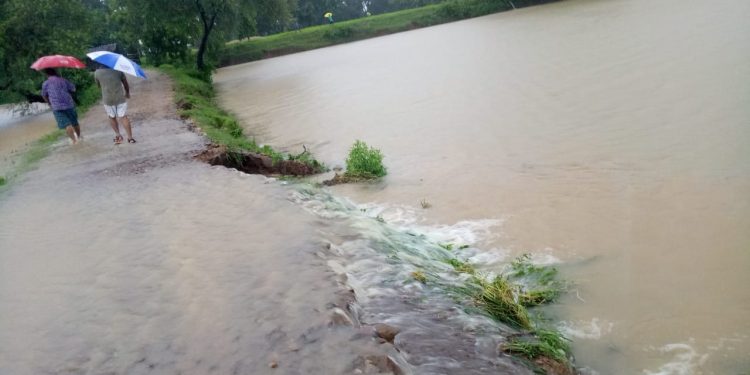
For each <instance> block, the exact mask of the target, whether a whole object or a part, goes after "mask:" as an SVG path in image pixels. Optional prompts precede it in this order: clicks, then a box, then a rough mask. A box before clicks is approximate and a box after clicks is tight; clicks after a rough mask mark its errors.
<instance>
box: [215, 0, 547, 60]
mask: <svg viewBox="0 0 750 375" xmlns="http://www.w3.org/2000/svg"><path fill="white" fill-rule="evenodd" d="M545 2H550V0H516V1H511V0H453V1H448V2H444V3H440V4H435V5H430V6H425V7H422V8H415V9H408V10H403V11H398V12H393V13H386V14H380V15H375V16H370V17H364V18H358V19H354V20H349V21H344V22H338V23H335V24H332V25H321V26H313V27H308V28H305V29H301V30H298V31H289V32H285V33H280V34H274V35H270V36H267V37H259V38H255V39H252V40H248V41H241V42H235V43H229V44H227V45H226V46H225V48H224V50H223V51H222V52H221V54H220V57H219V66H227V65H233V64H240V63H244V62H249V61H255V60H261V59H264V58H268V57H274V56H280V55H286V54H290V53H295V52H301V51H307V50H311V49H316V48H321V47H326V46H331V45H335V44H341V43H347V42H352V41H356V40H362V39H367V38H372V37H376V36H381V35H386V34H393V33H397V32H401V31H406V30H412V29H417V28H421V27H426V26H432V25H437V24H441V23H446V22H452V21H458V20H462V19H467V18H472V17H478V16H483V15H486V14H491V13H496V12H501V11H506V10H510V9H513V8H514V7H519V6H527V5H533V4H541V3H545Z"/></svg>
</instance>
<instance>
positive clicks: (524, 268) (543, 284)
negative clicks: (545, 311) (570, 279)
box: [508, 254, 564, 307]
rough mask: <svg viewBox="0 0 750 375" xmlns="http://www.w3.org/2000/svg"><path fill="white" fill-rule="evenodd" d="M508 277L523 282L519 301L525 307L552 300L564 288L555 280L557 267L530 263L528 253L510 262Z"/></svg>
mask: <svg viewBox="0 0 750 375" xmlns="http://www.w3.org/2000/svg"><path fill="white" fill-rule="evenodd" d="M508 277H510V278H512V279H513V280H516V281H520V282H522V283H523V284H524V288H523V289H524V290H523V291H522V292H521V293H520V295H519V301H520V303H521V304H523V305H524V306H527V307H532V306H539V305H542V304H545V303H549V302H553V301H554V300H556V299H557V298H558V297H559V296H560V294H562V292H563V290H564V285H563V284H561V283H560V282H558V281H557V269H556V268H554V267H550V266H539V265H535V264H533V263H531V256H530V255H529V254H524V255H521V256H520V257H518V258H516V259H515V260H514V261H513V262H512V263H511V272H509V273H508Z"/></svg>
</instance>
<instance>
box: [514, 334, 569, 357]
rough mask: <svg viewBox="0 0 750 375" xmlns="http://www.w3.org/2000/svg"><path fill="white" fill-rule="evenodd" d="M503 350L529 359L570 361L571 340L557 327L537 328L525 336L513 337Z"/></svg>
mask: <svg viewBox="0 0 750 375" xmlns="http://www.w3.org/2000/svg"><path fill="white" fill-rule="evenodd" d="M503 351H505V352H507V353H511V354H516V355H521V356H523V357H526V358H529V359H535V358H539V357H542V356H543V357H547V358H551V359H554V360H556V361H559V362H561V363H565V364H567V363H568V353H570V340H569V339H567V338H566V337H564V336H563V335H562V334H561V333H560V332H559V331H557V330H555V329H536V330H534V331H532V332H531V335H529V336H525V337H524V338H513V339H511V340H510V342H508V343H506V344H504V345H503Z"/></svg>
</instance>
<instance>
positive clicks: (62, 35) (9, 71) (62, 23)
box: [0, 0, 96, 103]
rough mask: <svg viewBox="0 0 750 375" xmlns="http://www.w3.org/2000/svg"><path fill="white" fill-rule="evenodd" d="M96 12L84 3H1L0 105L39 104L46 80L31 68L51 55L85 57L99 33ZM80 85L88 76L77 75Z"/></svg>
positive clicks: (43, 0) (40, 0)
mask: <svg viewBox="0 0 750 375" xmlns="http://www.w3.org/2000/svg"><path fill="white" fill-rule="evenodd" d="M94 24H95V17H94V15H93V13H92V9H91V8H89V7H87V5H86V4H85V3H82V2H81V1H80V0H33V1H30V0H4V1H2V2H0V102H4V103H16V102H19V101H21V100H24V99H26V100H28V101H32V100H34V99H37V100H38V95H37V94H36V93H38V92H39V90H40V85H41V82H42V80H43V79H44V77H43V76H42V75H41V74H39V73H38V72H35V71H33V70H31V69H30V68H29V66H30V65H31V64H32V63H33V62H34V61H35V60H36V59H37V58H39V57H41V56H44V55H51V54H64V55H73V56H77V57H79V58H82V57H83V56H84V52H85V50H86V48H87V47H88V46H89V45H90V43H91V39H92V36H93V35H95V34H96V30H94V29H92V26H93V25H94ZM64 74H70V75H75V76H76V80H77V81H78V82H77V83H79V84H80V83H84V84H85V83H87V81H86V79H87V78H86V75H82V74H80V73H75V72H65V73H64Z"/></svg>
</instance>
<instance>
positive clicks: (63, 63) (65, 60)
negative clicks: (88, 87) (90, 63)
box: [31, 55, 86, 70]
mask: <svg viewBox="0 0 750 375" xmlns="http://www.w3.org/2000/svg"><path fill="white" fill-rule="evenodd" d="M85 67H86V65H84V64H83V63H82V62H81V61H80V60H78V59H76V58H75V57H73V56H64V55H52V56H44V57H40V58H39V59H38V60H36V61H34V63H33V64H31V69H34V70H42V69H47V68H76V69H83V68H85Z"/></svg>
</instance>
